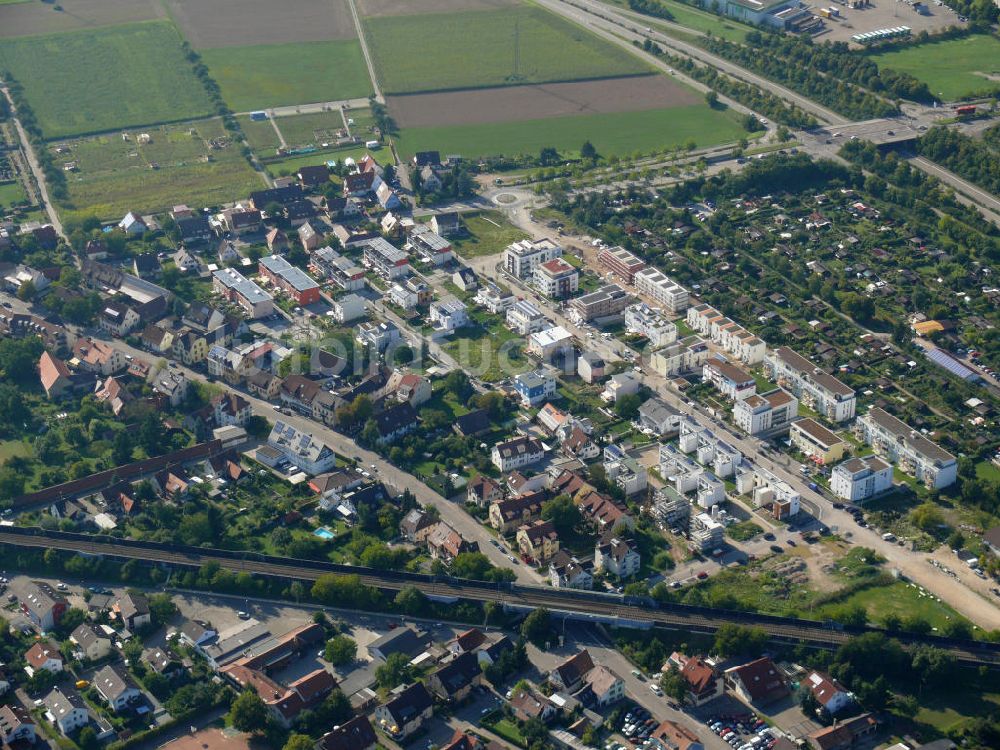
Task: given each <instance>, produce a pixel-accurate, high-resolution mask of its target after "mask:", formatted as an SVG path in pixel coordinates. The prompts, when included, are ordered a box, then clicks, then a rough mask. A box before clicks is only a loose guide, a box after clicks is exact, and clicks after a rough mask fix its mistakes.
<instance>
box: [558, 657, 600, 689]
mask: <svg viewBox="0 0 1000 750" xmlns="http://www.w3.org/2000/svg"><path fill="white" fill-rule="evenodd" d="M593 668H594V660H593V659H592V658H591V657H590V652H589V651H587V649H584V650H583V651H580V652H579V653H577V654H574V655H573V656H571V657H570V658H568V659H567V660H566V661H564V662H563V663H562V664H560V665H559V666H558V667H556V668H555V670H554V671H555V672H556V674H558V675H559V679H561V680H562V682H563V685H575V684H576V683H577V682H579V681H580V680H582V679H583V676H584V675H585V674H587V672H589V671H590V670H591V669H593Z"/></svg>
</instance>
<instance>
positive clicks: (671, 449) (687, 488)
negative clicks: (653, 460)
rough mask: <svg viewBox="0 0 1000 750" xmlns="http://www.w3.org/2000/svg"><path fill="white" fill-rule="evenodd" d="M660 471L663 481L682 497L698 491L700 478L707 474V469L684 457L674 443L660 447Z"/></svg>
mask: <svg viewBox="0 0 1000 750" xmlns="http://www.w3.org/2000/svg"><path fill="white" fill-rule="evenodd" d="M659 470H660V476H661V477H663V481H665V482H666V483H667V484H668V486H672V487H673V488H674V489H675V490H676V491H677V492H679V493H681V494H682V495H686V494H687V493H688V492H694V491H695V490H696V489H698V478H699V477H700V476H701V475H702V474H704V473H705V467H703V466H701V465H700V464H699V463H697V462H696V461H694V460H693V459H691V458H689V457H688V456H686V455H684V454H683V453H682V452H681V451H679V450H678V449H677V446H675V445H673V444H672V443H664V444H662V445H660V456H659Z"/></svg>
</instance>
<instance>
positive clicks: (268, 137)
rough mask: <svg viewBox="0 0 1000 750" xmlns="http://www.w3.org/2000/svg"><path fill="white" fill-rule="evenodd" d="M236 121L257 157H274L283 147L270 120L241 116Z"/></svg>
mask: <svg viewBox="0 0 1000 750" xmlns="http://www.w3.org/2000/svg"><path fill="white" fill-rule="evenodd" d="M236 120H237V122H239V124H240V129H241V130H242V131H243V135H244V136H246V139H247V143H248V144H250V148H252V149H253V150H254V152H255V153H256V154H257V156H259V157H261V158H266V157H268V156H274V152H275V151H276V150H277V149H278V147H279V146H280V145H281V140H280V139H279V138H278V134H277V132H275V130H274V125H272V124H271V121H270V120H269V119H268V120H251V119H250V115H239V116H238V117H237V118H236Z"/></svg>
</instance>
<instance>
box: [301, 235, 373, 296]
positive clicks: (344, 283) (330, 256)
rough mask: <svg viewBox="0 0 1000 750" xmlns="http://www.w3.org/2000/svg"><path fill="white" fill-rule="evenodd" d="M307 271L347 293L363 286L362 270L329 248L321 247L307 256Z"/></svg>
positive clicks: (363, 276)
mask: <svg viewBox="0 0 1000 750" xmlns="http://www.w3.org/2000/svg"><path fill="white" fill-rule="evenodd" d="M309 270H310V271H312V272H313V273H314V274H316V275H317V276H319V277H320V278H324V279H330V280H331V281H332V282H333V283H334V284H336V285H337V286H339V287H340V288H341V289H344V290H347V291H349V292H350V291H356V290H358V289H361V288H362V287H363V286H364V285H365V271H364V269H363V268H361V267H360V266H358V265H356V264H355V263H354V261H352V260H350V259H349V258H345V257H344V256H343V255H341V254H340V253H338V252H337V251H336V250H334V249H333V248H332V247H329V246H326V247H321V248H319V249H318V250H317V251H316V252H314V253H313V254H312V255H311V256H309Z"/></svg>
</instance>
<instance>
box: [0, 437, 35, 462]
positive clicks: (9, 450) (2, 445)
mask: <svg viewBox="0 0 1000 750" xmlns="http://www.w3.org/2000/svg"><path fill="white" fill-rule="evenodd" d="M34 454H35V451H34V450H33V449H32V447H31V444H30V443H28V442H27V441H25V440H4V441H2V442H0V464H3V463H4V462H5V461H7V460H8V459H10V458H13V457H14V456H27V457H29V458H30V457H31V456H33V455H34Z"/></svg>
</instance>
